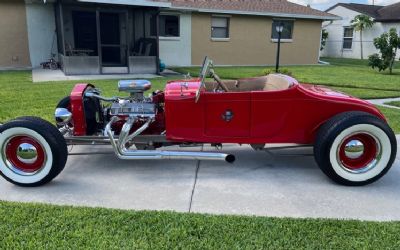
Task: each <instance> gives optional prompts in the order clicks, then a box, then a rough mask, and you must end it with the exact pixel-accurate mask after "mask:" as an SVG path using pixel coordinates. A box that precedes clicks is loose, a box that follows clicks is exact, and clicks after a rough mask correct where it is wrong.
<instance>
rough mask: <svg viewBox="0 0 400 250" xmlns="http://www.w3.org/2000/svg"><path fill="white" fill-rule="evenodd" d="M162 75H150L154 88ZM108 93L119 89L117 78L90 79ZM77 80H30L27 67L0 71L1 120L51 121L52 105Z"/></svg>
mask: <svg viewBox="0 0 400 250" xmlns="http://www.w3.org/2000/svg"><path fill="white" fill-rule="evenodd" d="M166 80H167V79H165V78H157V79H152V80H151V81H152V83H153V89H164V85H165V81H166ZM89 82H92V83H93V84H95V85H96V86H97V87H99V88H100V89H101V90H102V91H103V94H105V95H108V96H113V95H126V93H118V91H117V80H96V81H89ZM76 83H77V81H61V82H48V83H32V76H31V73H30V72H28V71H3V72H2V71H0V88H1V91H0V107H1V109H0V122H5V121H7V120H9V119H12V118H15V117H18V116H23V115H35V116H40V117H42V118H44V119H47V120H49V121H53V114H54V109H55V107H56V105H57V103H58V101H60V99H61V98H63V97H64V96H67V95H69V94H70V93H71V90H72V88H73V86H74V85H75V84H76Z"/></svg>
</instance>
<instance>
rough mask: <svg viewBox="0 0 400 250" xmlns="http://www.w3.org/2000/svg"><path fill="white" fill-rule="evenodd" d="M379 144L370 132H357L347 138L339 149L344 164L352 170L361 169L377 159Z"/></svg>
mask: <svg viewBox="0 0 400 250" xmlns="http://www.w3.org/2000/svg"><path fill="white" fill-rule="evenodd" d="M377 153H378V146H377V143H376V141H375V139H374V138H373V137H372V136H371V135H368V134H356V135H352V136H351V137H349V138H347V139H346V140H345V141H344V142H343V143H342V145H341V146H340V149H339V157H340V161H341V162H342V164H343V165H344V166H345V167H346V168H348V169H350V170H360V169H363V168H365V167H367V166H368V164H369V163H371V162H372V161H373V160H375V159H376V156H377Z"/></svg>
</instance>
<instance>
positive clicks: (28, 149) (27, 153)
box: [17, 143, 38, 164]
mask: <svg viewBox="0 0 400 250" xmlns="http://www.w3.org/2000/svg"><path fill="white" fill-rule="evenodd" d="M17 158H18V160H20V161H21V162H22V163H25V164H33V163H35V161H36V160H37V158H38V152H37V148H36V147H35V146H34V145H32V144H30V143H22V144H21V145H19V147H18V149H17Z"/></svg>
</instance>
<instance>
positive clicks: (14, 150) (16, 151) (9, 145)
mask: <svg viewBox="0 0 400 250" xmlns="http://www.w3.org/2000/svg"><path fill="white" fill-rule="evenodd" d="M1 152H2V158H3V162H4V163H5V165H6V167H7V168H8V169H10V170H11V171H13V172H14V173H16V174H18V175H22V176H32V175H35V174H37V173H38V172H40V171H41V170H42V169H43V168H44V166H45V165H46V161H47V157H46V152H45V150H44V147H43V145H42V144H41V143H40V142H38V141H37V140H36V139H35V138H33V137H31V136H29V135H16V136H12V137H10V138H8V139H7V140H5V143H3V146H2V150H1Z"/></svg>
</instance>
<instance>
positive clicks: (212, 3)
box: [171, 0, 337, 19]
mask: <svg viewBox="0 0 400 250" xmlns="http://www.w3.org/2000/svg"><path fill="white" fill-rule="evenodd" d="M171 2H172V7H173V8H174V7H175V8H189V9H194V10H215V11H226V12H229V11H233V12H251V13H260V14H265V15H269V14H270V15H273V14H287V15H297V16H304V17H307V16H309V17H310V18H311V17H312V18H316V19H332V18H337V16H335V15H332V14H330V13H326V12H323V11H319V10H315V9H312V8H310V7H306V6H303V5H299V4H295V3H291V2H288V1H287V0H171Z"/></svg>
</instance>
